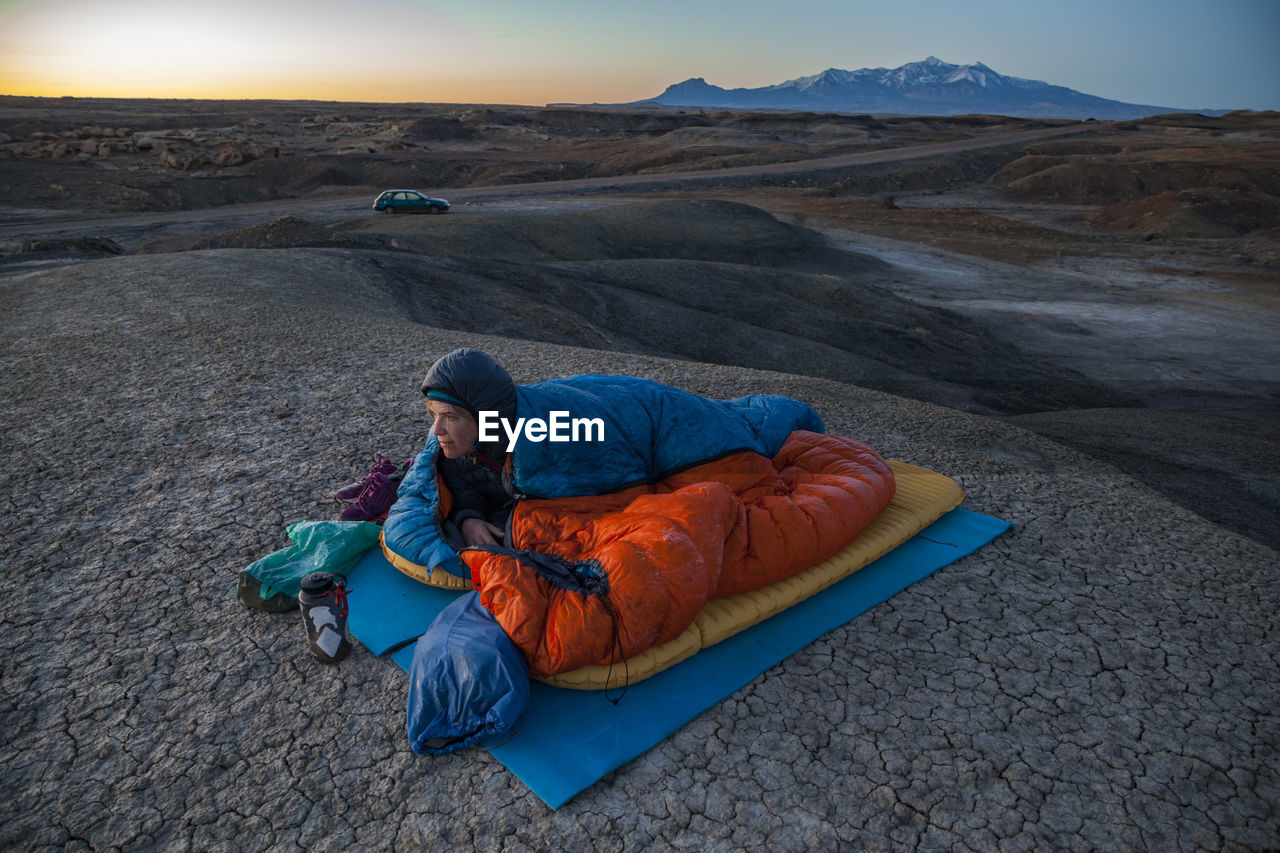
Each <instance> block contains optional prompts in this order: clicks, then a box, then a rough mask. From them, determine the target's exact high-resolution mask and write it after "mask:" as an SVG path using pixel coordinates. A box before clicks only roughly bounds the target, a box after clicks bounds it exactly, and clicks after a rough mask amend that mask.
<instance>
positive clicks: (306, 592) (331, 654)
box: [298, 572, 351, 663]
mask: <svg viewBox="0 0 1280 853" xmlns="http://www.w3.org/2000/svg"><path fill="white" fill-rule="evenodd" d="M347 592H348V590H347V584H346V582H345V580H339V581H335V580H334V577H333V575H331V574H329V573H328V572H312V573H311V574H309V575H307V576H306V577H304V578H303V579H302V591H301V592H300V593H298V607H299V608H300V609H301V610H302V623H303V625H304V626H306V629H307V642H308V644H309V645H310V646H311V654H313V655H315V656H316V658H317V659H318V660H319V661H320V662H321V663H337V662H338V661H340V660H342V659H343V658H344V657H346V656H347V652H349V651H351V643H350V642H348V641H347Z"/></svg>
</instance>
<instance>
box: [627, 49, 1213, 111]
mask: <svg viewBox="0 0 1280 853" xmlns="http://www.w3.org/2000/svg"><path fill="white" fill-rule="evenodd" d="M646 105H647V106H668V107H731V108H737V109H775V110H809V111H817V112H854V113H901V114H907V115H961V114H965V113H991V114H996V115H1006V116H1017V117H1022V118H1075V119H1083V118H1098V119H1131V118H1141V117H1142V116H1148V115H1156V114H1158V113H1171V112H1187V111H1188V110H1185V109H1177V108H1174V107H1160V106H1153V105H1150V104H1127V103H1124V102H1122V101H1112V100H1109V99H1107V98H1100V97H1097V96H1095V95H1086V94H1084V93H1082V92H1077V91H1076V90H1074V89H1068V88H1066V87H1065V86H1054V85H1051V84H1049V83H1045V82H1043V81H1040V80H1027V79H1024V78H1022V77H1007V76H1005V75H1003V74H998V73H996V72H995V71H993V70H992V69H990V68H988V67H987V66H986V65H983V64H982V63H981V62H974V63H971V64H969V65H952V64H951V63H949V62H943V61H942V60H940V59H938V58H937V57H935V56H930V57H929V58H927V59H925V60H924V61H922V62H909V63H907V64H906V65H901V66H899V67H897V68H863V69H860V70H858V71H842V70H840V69H838V68H828V69H827V70H826V71H823V72H822V73H820V74H814V75H812V76H810V77H799V78H796V79H795V80H788V81H786V82H784V83H778V84H776V85H773V86H763V87H761V88H758V89H724V88H721V87H720V86H715V85H712V84H710V83H708V82H707V81H706V80H704V79H703V78H701V77H693V78H691V79H689V80H685V81H684V82H682V83H676V84H674V85H671V86H668V87H667V89H666V91H664V92H663V93H662V94H660V95H658V96H657V97H655V98H649V99H647V100H643V101H635V102H633V103H631V104H625V105H623V104H619V105H617V106H646ZM1199 112H1206V114H1211V115H1221V114H1222V113H1224V112H1226V111H1225V110H1210V111H1204V110H1200V111H1199Z"/></svg>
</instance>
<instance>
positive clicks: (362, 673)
mask: <svg viewBox="0 0 1280 853" xmlns="http://www.w3.org/2000/svg"><path fill="white" fill-rule="evenodd" d="M399 186H405V187H413V188H418V189H421V190H424V191H426V192H428V193H429V194H432V195H437V196H442V197H445V198H448V199H449V200H450V201H451V202H452V204H453V208H452V210H451V212H450V213H449V214H447V215H445V216H419V217H408V216H389V215H379V214H375V213H374V212H373V211H371V210H370V208H369V206H370V203H371V202H372V200H373V198H374V196H375V195H376V194H377V192H379V191H381V190H383V189H387V188H392V187H399ZM0 187H3V190H2V191H0V245H2V246H3V250H4V251H3V254H0V306H2V307H0V311H2V312H3V313H2V316H3V327H2V328H0V346H2V348H3V353H4V364H5V371H4V377H5V378H4V383H5V389H4V395H3V421H2V422H0V426H2V427H3V429H4V434H5V436H6V440H5V445H4V465H5V471H6V474H7V477H6V480H7V484H6V491H7V501H8V505H9V507H10V509H11V513H10V517H11V524H10V525H9V527H8V530H7V532H6V534H5V538H4V540H3V551H0V559H2V560H3V563H4V564H5V565H6V566H7V567H9V568H8V575H7V580H8V583H7V585H6V592H5V593H4V598H3V604H4V609H5V613H6V630H5V632H4V635H3V638H2V639H0V649H2V650H3V654H2V655H0V659H2V660H3V676H4V680H3V683H4V685H5V686H4V694H3V697H2V698H3V703H2V704H0V731H2V732H3V737H4V742H5V745H6V746H7V747H8V749H7V751H6V754H5V757H4V758H3V759H0V778H2V779H3V780H4V781H3V783H0V794H3V796H2V797H0V801H2V802H3V803H4V804H3V806H0V815H3V820H2V821H0V827H3V828H2V829H0V840H2V841H3V843H4V844H5V845H7V846H18V847H40V846H46V845H47V846H57V847H63V846H72V847H74V846H80V847H89V848H95V849H107V848H111V847H125V848H134V849H137V848H151V847H159V848H174V847H181V846H186V847H189V848H197V849H213V848H216V847H225V848H228V849H230V848H234V849H267V848H272V847H280V846H284V845H286V844H289V843H294V842H296V843H299V844H301V845H303V846H307V847H317V848H320V849H324V848H325V847H326V845H327V846H328V847H332V848H334V849H337V848H342V847H349V846H352V845H355V846H363V847H373V848H395V849H415V848H418V847H432V846H434V845H439V844H444V843H447V844H451V845H454V846H459V845H461V846H467V845H474V846H478V847H483V848H498V847H502V848H508V849H525V848H533V849H546V848H552V847H555V848H581V847H584V846H587V845H593V846H596V847H602V848H605V849H632V848H635V847H638V846H655V845H656V846H657V847H677V846H697V847H702V848H707V849H741V848H744V847H748V848H749V847H769V848H771V849H815V848H829V847H832V846H836V845H838V844H842V843H843V844H854V845H855V846H858V847H869V848H878V847H883V846H888V845H893V844H896V845H921V844H923V845H925V846H930V847H953V848H954V849H992V848H995V847H997V846H1003V847H1008V848H1016V849H1029V848H1032V847H1037V846H1039V847H1054V848H1059V849H1133V848H1147V849H1175V848H1180V849H1204V848H1212V849H1220V848H1226V849H1258V848H1263V847H1266V846H1268V845H1270V844H1272V843H1274V839H1275V837H1277V835H1278V834H1280V818H1278V817H1277V813H1276V811H1275V805H1274V804H1275V803H1276V802H1277V801H1278V800H1280V783H1278V780H1277V775H1276V767H1277V766H1278V765H1277V761H1276V744H1277V742H1278V737H1280V734H1278V733H1280V727H1278V723H1277V716H1276V712H1275V708H1276V707H1277V698H1278V697H1277V684H1278V683H1280V673H1278V672H1277V669H1276V661H1277V657H1278V654H1277V649H1276V639H1275V638H1276V636H1277V628H1278V627H1280V626H1278V625H1277V622H1276V619H1277V615H1276V614H1277V613H1280V599H1278V598H1277V578H1276V574H1275V572H1276V566H1277V559H1276V558H1277V554H1276V550H1275V549H1276V547H1277V546H1280V525H1277V524H1276V518H1277V512H1278V511H1280V487H1278V486H1277V482H1278V478H1277V477H1276V472H1277V471H1278V470H1280V424H1278V422H1277V417H1276V415H1277V394H1278V393H1280V373H1278V372H1277V364H1278V363H1280V343H1278V341H1280V335H1277V334H1276V331H1277V328H1278V324H1277V311H1278V310H1280V289H1278V287H1280V117H1278V116H1276V115H1275V114H1256V113H1255V114H1232V115H1227V116H1224V117H1221V118H1212V119H1209V118H1204V117H1201V116H1194V115H1173V116H1159V117H1154V118H1150V119H1146V120H1142V121H1137V122H1126V123H1110V122H1094V121H1086V122H1066V121H1058V122H1044V121H1025V120H1010V119H1004V118H1000V117H994V116H967V117H966V116H962V117H954V118H946V119H932V118H920V117H888V116H875V117H873V116H849V115H814V114H775V113H735V112H729V111H725V112H712V113H705V112H699V111H679V110H666V111H638V112H627V111H620V110H591V109H571V108H564V109H549V110H542V109H533V108H523V107H497V106H476V107H458V106H440V105H436V106H432V105H379V104H336V103H272V102H195V101H191V102H166V101H106V100H86V99H57V100H40V99H30V98H12V97H8V98H0ZM466 343H471V344H475V345H479V346H482V347H484V348H486V349H488V350H490V351H491V352H493V353H495V355H497V356H498V357H499V358H500V359H502V360H503V361H504V362H505V363H506V364H507V365H508V366H509V367H510V368H511V369H512V373H513V374H514V375H515V378H516V380H517V381H520V382H529V381H536V380H538V379H542V378H546V377H550V376H557V375H568V374H574V373H582V372H590V371H600V372H620V373H632V374H635V375H641V376H648V377H651V378H654V379H658V380H660V381H664V382H668V383H671V384H676V385H680V386H683V387H687V388H690V389H691V390H694V391H697V392H698V393H703V394H709V395H712V396H721V397H729V396H737V395H740V394H746V393H754V392H759V391H774V392H778V393H786V394H791V395H793V396H797V397H800V398H802V399H806V400H808V401H810V402H812V403H813V404H814V405H815V406H817V407H818V409H819V411H820V412H821V413H822V414H823V416H824V418H825V419H826V420H827V423H828V425H829V426H830V428H831V429H833V430H837V431H841V432H846V433H849V434H853V435H857V436H859V437H863V438H865V439H866V440H868V441H869V442H870V443H872V444H873V445H874V446H876V447H877V448H879V449H881V450H882V451H883V452H885V453H886V454H887V455H890V456H893V457H895V458H900V459H905V460H907V461H912V462H917V463H919V464H925V465H929V466H930V467H934V468H937V469H938V470H941V471H943V472H944V473H947V474H949V475H951V476H953V477H955V478H956V479H958V480H959V481H960V482H961V484H962V485H963V486H964V488H965V490H966V493H967V495H968V498H967V501H966V506H969V507H970V508H972V509H975V510H977V511H979V512H987V513H990V514H992V515H998V516H1000V517H1002V518H1005V519H1007V520H1009V521H1012V522H1014V523H1015V525H1017V528H1016V530H1015V532H1013V533H1011V534H1008V535H1006V536H1004V537H1002V538H1001V539H1000V540H997V542H996V543H994V544H993V545H992V546H990V547H989V548H987V549H984V551H982V552H980V553H979V554H977V555H975V556H974V557H972V558H970V559H968V560H966V561H963V562H961V563H959V564H956V565H955V566H953V567H950V568H948V569H945V570H943V571H941V572H939V573H938V574H937V575H935V576H933V577H931V578H929V579H927V580H925V581H923V582H921V583H919V584H917V585H915V586H914V587H912V588H911V589H909V590H907V591H906V592H904V593H903V594H901V595H899V596H897V597H895V598H894V599H892V600H890V601H889V602H886V603H885V604H883V605H881V606H880V607H877V608H875V609H874V610H873V611H871V612H869V613H868V614H866V615H865V616H864V617H862V618H860V619H857V620H854V621H853V622H852V623H850V625H848V626H846V627H845V628H843V629H840V630H839V631H836V632H833V633H832V634H830V635H828V636H827V637H825V638H823V639H822V640H821V641H819V642H818V643H815V644H813V645H812V646H811V647H809V648H808V649H806V650H804V651H803V652H802V653H800V654H798V655H796V656H794V657H793V658H791V659H789V660H788V661H786V662H784V663H783V664H781V665H780V666H778V667H776V668H774V669H773V670H770V671H769V673H766V674H765V676H762V678H760V679H757V681H756V682H753V683H752V684H751V685H748V686H747V687H746V688H744V689H743V690H742V691H739V693H737V694H735V695H734V697H731V698H730V699H729V700H726V702H724V703H722V704H721V705H720V706H718V707H717V708H716V709H713V710H712V711H710V712H708V713H707V714H705V715H703V716H702V717H700V718H699V719H698V720H697V721H695V723H693V724H692V725H690V726H689V727H686V729H685V730H684V731H682V732H681V733H679V734H678V735H676V736H675V737H673V738H671V739H669V740H668V741H666V742H664V743H663V744H661V745H660V746H659V747H656V748H655V749H653V750H651V751H650V752H649V753H648V754H646V755H645V756H644V757H642V758H640V759H638V760H637V761H635V762H633V763H632V764H630V765H627V766H626V767H623V768H622V769H620V770H619V771H617V772H616V773H614V774H611V775H610V776H609V777H606V779H605V780H603V781H602V782H601V783H599V784H597V785H596V786H594V787H593V788H591V789H589V790H588V791H586V792H584V793H583V794H582V795H581V796H580V797H579V798H578V799H576V800H574V801H573V802H571V803H570V804H569V805H567V806H566V807H564V808H563V809H561V810H560V811H559V812H554V813H553V812H550V811H549V810H547V809H546V808H545V807H544V806H542V804H541V803H540V802H539V801H537V800H536V798H534V797H532V795H530V794H529V793H528V791H527V790H525V789H524V788H523V786H522V785H521V784H520V783H519V782H518V781H516V780H514V779H513V778H512V777H511V776H510V775H509V774H507V773H506V772H505V771H504V770H503V769H502V768H501V766H500V765H498V764H496V762H494V761H493V759H492V758H490V757H489V756H488V755H487V754H486V753H469V754H465V755H458V756H447V757H444V758H440V759H419V758H417V757H414V756H412V755H411V754H410V753H409V752H408V749H407V745H406V744H405V742H404V734H403V705H404V689H405V688H404V680H403V678H401V677H400V676H399V674H398V671H396V670H395V669H394V667H393V666H392V665H391V664H389V663H387V662H385V661H376V660H373V659H372V658H370V657H369V656H367V655H364V656H362V657H361V656H353V658H351V659H350V660H349V661H348V662H344V664H343V665H342V666H341V667H340V668H337V669H334V670H326V671H323V672H318V671H317V668H316V667H314V666H312V665H310V663H309V662H308V661H307V659H306V658H305V654H306V650H305V647H304V644H303V643H301V642H299V637H298V636H296V635H298V633H299V632H298V631H297V630H296V629H297V626H296V625H295V624H293V622H291V621H289V619H288V617H287V616H285V617H268V616H265V615H261V614H250V613H248V612H247V611H244V610H243V609H241V608H239V606H238V605H237V604H235V602H234V599H233V598H232V596H231V594H230V590H231V585H232V582H233V579H234V576H235V573H236V571H238V570H239V569H240V568H242V567H243V566H244V565H246V564H247V563H248V562H250V561H252V560H253V559H255V558H257V557H259V556H261V555H263V554H264V553H266V552H268V551H270V550H273V549H275V548H277V547H280V546H281V545H282V544H283V529H284V526H285V525H286V524H288V523H290V522H292V521H297V520H301V519H305V518H323V517H327V516H329V515H330V514H331V513H332V511H333V508H332V504H331V503H329V500H328V493H329V492H330V491H331V489H332V488H333V487H334V486H336V485H340V484H342V483H344V482H346V481H347V480H349V479H350V478H351V477H352V476H353V475H355V474H358V473H360V472H361V471H362V470H363V469H365V468H367V466H368V464H369V463H370V461H371V458H370V457H371V455H372V453H373V452H374V451H381V452H386V453H391V454H393V455H394V454H404V455H407V454H408V453H409V452H412V451H413V450H414V449H416V447H417V446H419V445H420V444H421V442H422V440H423V437H424V425H423V423H422V418H421V413H420V408H421V404H420V401H419V399H418V398H417V392H416V382H417V380H418V379H420V377H421V374H422V373H423V372H424V371H425V369H426V367H427V366H428V365H429V364H430V363H431V361H433V360H434V358H436V357H438V356H439V355H440V354H442V353H443V352H445V351H447V350H448V349H451V348H453V347H455V346H459V345H463V344H466ZM300 721H301V722H300ZM339 745H340V746H341V748H340V749H339V748H338V746H339Z"/></svg>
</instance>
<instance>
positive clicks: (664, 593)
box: [460, 430, 894, 676]
mask: <svg viewBox="0 0 1280 853" xmlns="http://www.w3.org/2000/svg"><path fill="white" fill-rule="evenodd" d="M893 494H894V480H893V474H892V472H891V471H890V470H889V466H888V465H887V464H886V463H885V461H884V460H883V459H881V458H880V456H878V455H877V454H876V453H875V452H874V451H873V450H871V448H869V447H867V446H866V445H865V444H862V443H861V442H859V441H856V440H854V439H851V438H845V437H842V436H837V435H828V434H821V433H814V432H807V431H802V430H797V431H795V432H793V433H791V435H790V437H789V438H788V439H787V440H786V442H785V443H784V444H783V446H782V448H781V449H780V450H779V452H778V454H777V455H776V456H774V457H773V458H772V459H769V458H767V457H765V456H761V455H759V454H756V453H737V454H733V455H731V456H726V457H724V458H721V459H717V460H714V461H711V462H706V463H703V464H701V465H697V466H695V467H693V468H689V469H686V470H684V471H681V472H680V473H678V474H675V475H672V476H670V477H667V478H666V479H664V480H661V481H660V482H657V483H654V484H649V485H642V486H636V487H633V488H630V489H627V490H624V491H620V492H615V493H613V494H609V495H602V496H588V497H575V498H560V499H555V500H526V501H522V502H521V503H520V504H518V505H517V507H516V510H515V515H514V517H513V520H512V525H513V527H512V530H513V541H514V544H515V546H516V548H518V549H521V551H533V552H541V555H547V557H546V559H548V560H550V561H551V562H553V563H555V565H554V566H553V567H552V568H553V569H554V570H553V571H549V570H548V568H547V566H548V565H549V564H547V563H545V562H544V563H543V564H542V565H539V564H538V562H537V561H533V560H530V559H528V557H527V555H524V554H521V553H520V552H519V551H513V550H510V549H486V548H469V549H466V550H464V551H462V552H461V555H460V556H461V557H462V559H463V560H465V561H466V563H467V566H468V568H469V569H470V571H471V577H472V584H473V586H474V587H475V588H476V589H477V590H479V592H480V601H481V603H482V604H483V605H484V607H485V608H486V609H487V610H488V611H489V612H490V613H492V614H493V615H494V616H495V617H496V618H497V620H498V622H499V624H501V626H502V627H503V629H504V630H505V631H506V633H507V635H508V636H509V637H510V638H511V639H512V641H514V642H515V644H516V645H517V646H518V647H519V648H520V649H521V651H523V652H524V654H525V657H526V658H527V659H528V661H529V664H530V668H531V670H532V674H533V675H537V676H547V675H555V674H557V673H562V672H567V671H569V670H573V669H577V668H579V667H582V666H587V665H592V664H595V665H600V666H607V665H609V664H611V663H616V662H619V661H622V660H625V659H627V658H630V657H632V656H634V655H636V654H639V653H640V652H643V651H645V650H646V649H648V648H651V647H653V646H656V645H659V644H661V643H665V642H667V641H668V640H671V639H673V638H674V637H676V636H678V635H679V634H680V633H681V632H682V631H683V630H684V629H685V628H687V627H688V626H689V625H690V624H691V623H692V622H693V619H694V617H696V616H697V615H698V612H699V611H700V610H701V609H702V607H703V606H704V605H705V604H706V603H707V601H708V600H709V599H711V598H719V597H722V596H727V595H734V594H736V593H740V592H745V591H748V590H752V589H757V588H759V587H762V586H766V585H768V584H771V583H774V582H775V581H779V580H782V579H783V578H787V577H790V576H791V575H794V574H796V573H797V572H800V571H802V570H804V569H806V568H808V567H810V566H813V565H816V564H817V563H820V562H822V561H823V560H826V559H828V558H830V557H832V556H834V555H835V554H836V553H838V552H839V551H840V550H841V549H843V548H844V547H845V546H846V545H847V544H848V543H849V542H850V541H851V540H852V539H853V538H854V537H855V536H857V535H858V533H859V532H861V531H862V529H863V528H865V527H866V526H867V525H868V524H870V523H871V521H872V519H874V518H875V517H876V515H877V514H879V512H880V511H881V510H882V509H883V508H884V507H885V506H887V505H888V504H889V502H890V501H891V500H892V499H893Z"/></svg>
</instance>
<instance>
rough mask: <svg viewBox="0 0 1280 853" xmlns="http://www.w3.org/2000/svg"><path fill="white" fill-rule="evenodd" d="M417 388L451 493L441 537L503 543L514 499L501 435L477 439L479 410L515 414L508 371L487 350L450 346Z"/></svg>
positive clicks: (471, 543)
mask: <svg viewBox="0 0 1280 853" xmlns="http://www.w3.org/2000/svg"><path fill="white" fill-rule="evenodd" d="M422 393H423V394H424V395H425V396H426V398H427V414H428V415H429V416H430V417H431V418H432V424H431V434H432V435H434V436H435V437H436V441H437V442H438V443H439V445H440V454H441V456H442V457H443V458H442V459H441V460H440V461H439V472H440V476H441V478H442V479H443V480H444V484H445V487H446V488H448V490H449V494H450V495H451V496H452V497H453V508H452V510H451V511H450V512H449V516H448V518H447V519H446V520H445V533H446V537H447V538H449V539H454V540H455V542H456V540H457V539H460V540H461V544H465V545H501V544H503V541H504V539H505V538H506V528H507V525H508V522H509V521H510V518H511V509H512V507H513V506H514V505H515V498H514V489H513V488H512V485H511V477H510V475H509V473H508V471H507V467H508V466H507V452H506V450H505V449H504V448H503V446H502V443H501V441H497V442H488V443H482V442H481V441H480V440H479V438H480V424H479V413H480V412H482V411H493V412H498V413H500V414H502V415H507V416H513V415H514V412H515V408H516V396H515V385H514V384H513V383H512V381H511V377H510V375H508V373H507V371H506V370H505V369H504V368H503V367H502V365H500V364H498V363H497V362H496V361H494V360H493V358H492V357H491V356H489V354H488V353H485V352H481V351H480V350H477V349H470V348H464V349H459V350H454V351H453V352H451V353H449V354H448V355H446V356H444V357H443V358H441V359H440V360H439V361H437V362H436V363H435V364H434V365H432V367H431V370H429V371H428V372H427V376H426V378H425V379H424V380H423V382H422ZM451 527H452V529H450V528H451Z"/></svg>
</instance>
